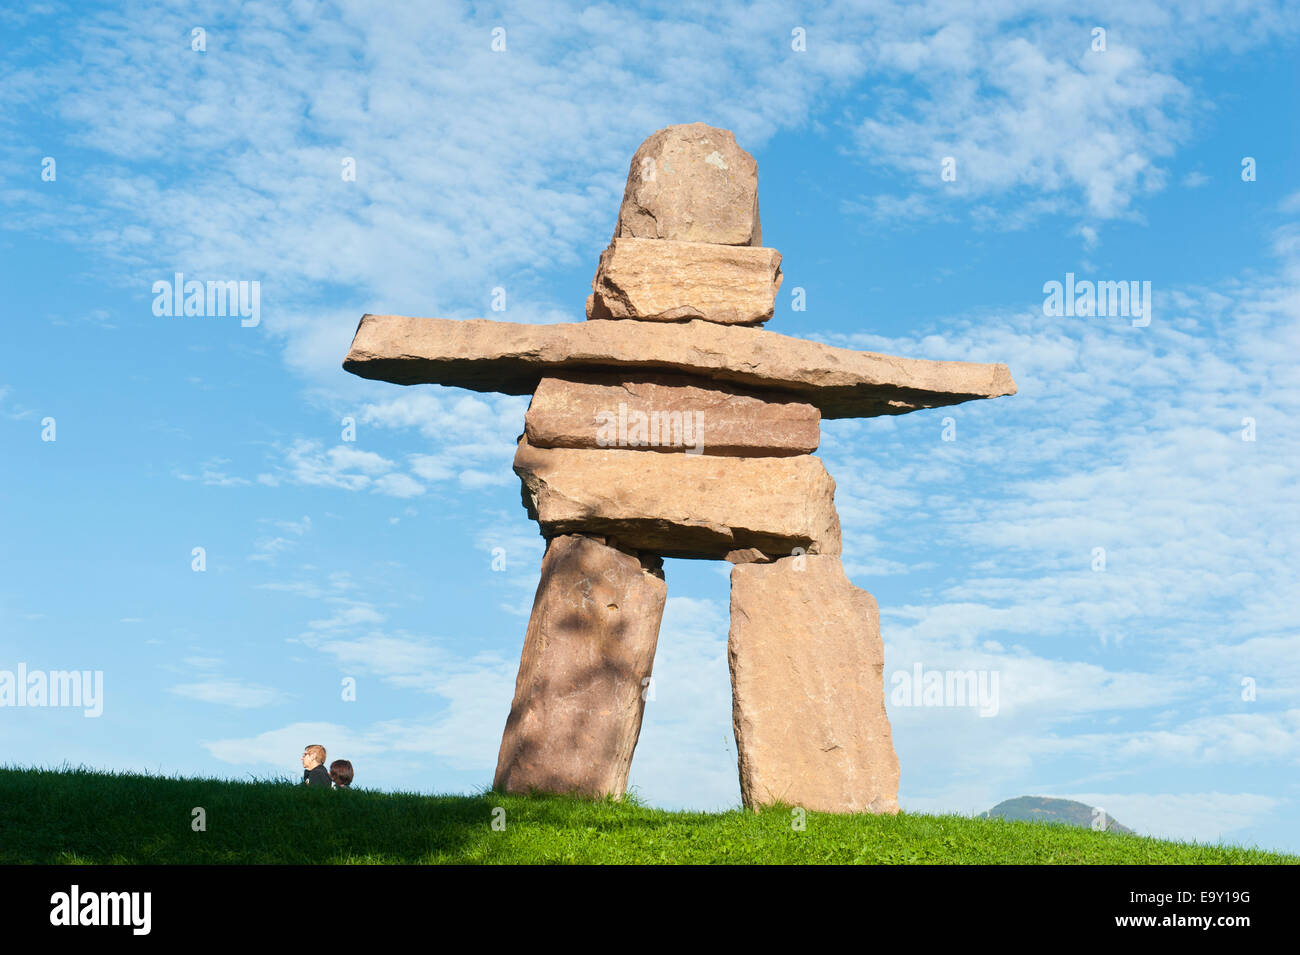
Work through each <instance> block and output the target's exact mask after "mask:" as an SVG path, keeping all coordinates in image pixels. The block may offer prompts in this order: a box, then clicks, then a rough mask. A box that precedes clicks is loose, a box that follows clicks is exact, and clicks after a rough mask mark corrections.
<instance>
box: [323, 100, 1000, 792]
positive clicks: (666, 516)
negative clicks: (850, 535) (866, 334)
mask: <svg viewBox="0 0 1300 955" xmlns="http://www.w3.org/2000/svg"><path fill="white" fill-rule="evenodd" d="M761 243H762V238H761V233H760V227H759V215H758V168H757V165H756V163H755V162H754V159H753V157H752V156H750V155H749V153H747V152H745V151H744V150H743V149H741V148H740V147H739V146H738V145H737V144H736V141H735V138H734V137H733V136H732V134H731V133H729V132H727V131H726V130H722V129H715V128H712V127H709V126H705V125H703V124H700V123H696V124H692V125H688V126H670V127H668V128H667V129H663V130H660V131H659V132H657V133H655V134H654V135H652V136H651V137H650V138H649V139H647V140H646V141H645V142H644V143H643V144H642V145H641V148H640V149H638V150H637V153H636V155H635V156H634V157H633V159H632V168H631V172H630V173H629V175H628V180H627V189H626V191H625V192H624V195H623V204H622V208H621V209H620V210H619V216H618V226H617V229H616V230H615V233H614V238H613V241H612V242H611V243H610V246H609V248H608V249H606V250H605V252H604V253H603V254H602V255H601V257H600V264H599V267H598V268H597V271H596V277H595V280H594V282H593V283H592V294H591V297H590V298H589V299H588V300H587V319H588V321H586V322H578V323H571V324H558V325H522V324H513V323H508V322H496V321H486V320H482V319H476V320H472V321H447V320H441V319H430V318H404V317H401V316H395V315H366V316H365V317H364V318H362V320H361V325H360V326H359V327H358V329H357V333H356V338H355V340H354V341H353V343H352V349H351V351H350V352H349V353H348V356H347V359H346V360H345V361H344V364H343V367H344V368H346V369H347V370H348V371H351V372H353V373H354V374H357V375H361V376H362V377H365V378H378V379H382V380H385V381H391V382H395V383H397V384H403V385H411V384H419V383H437V384H443V385H454V386H459V387H462V388H470V389H473V390H476V391H497V392H504V393H506V394H531V395H532V396H533V399H532V403H531V405H530V407H529V409H528V413H527V415H526V416H525V419H524V434H523V435H521V436H520V439H519V448H518V451H517V453H516V455H515V461H514V469H515V471H516V472H517V473H518V474H519V477H520V478H521V479H522V482H523V499H524V505H525V506H526V507H527V509H528V512H529V514H530V516H531V517H533V518H534V519H535V520H536V521H537V522H538V524H539V526H540V527H541V532H542V535H543V536H544V537H545V538H546V541H547V546H546V553H545V556H544V557H543V558H542V568H541V581H540V583H539V584H538V587H537V595H536V598H535V600H534V602H533V610H532V616H531V619H530V620H529V623H528V630H527V633H526V635H525V637H524V648H523V655H522V659H521V661H520V665H519V676H518V680H517V682H516V686H515V696H514V703H513V705H512V707H511V710H510V716H509V718H508V720H507V722H506V728H505V734H504V738H503V739H502V742H501V750H500V753H499V756H498V761H497V769H496V778H495V786H496V788H498V789H501V790H507V791H526V790H531V789H537V790H545V791H550V792H578V793H584V794H588V795H594V796H600V795H610V794H612V795H614V796H621V795H622V794H623V792H624V789H625V787H626V785H627V777H628V771H629V769H630V767H631V763H632V752H633V749H634V748H635V746H636V741H637V736H638V734H639V732H640V728H641V716H642V711H643V708H644V706H645V700H644V698H645V696H646V689H647V686H648V683H649V680H650V673H651V668H652V667H653V664H654V656H655V647H656V643H657V642H658V637H659V623H660V619H661V617H662V615H663V609H664V601H665V599H666V596H667V588H666V585H665V582H664V575H663V571H662V563H663V562H662V558H663V557H688V558H707V559H724V560H729V561H731V562H732V563H733V564H734V565H735V566H734V567H733V568H732V571H731V630H730V636H729V641H728V656H729V659H730V664H731V682H732V699H733V705H732V718H733V724H734V728H735V734H736V749H737V753H738V757H739V769H740V788H741V795H742V798H743V800H744V802H745V804H746V805H747V806H754V807H757V806H760V805H764V804H769V803H773V802H778V801H779V802H784V803H786V804H788V805H796V806H802V807H804V808H806V809H813V810H822V811H831V812H861V811H870V812H893V811H896V810H897V808H898V803H897V795H898V758H897V757H896V755H895V753H894V747H893V742H892V740H891V738H890V729H889V720H888V718H887V717H886V715H885V705H884V686H883V678H882V672H883V666H884V654H883V647H882V643H881V637H880V619H879V615H878V612H877V608H876V602H875V600H874V599H873V598H872V596H871V595H870V594H869V593H867V592H866V591H864V590H860V589H858V588H857V587H855V586H853V585H852V584H851V583H849V581H848V579H847V577H846V576H845V574H844V570H843V568H842V567H841V565H840V521H839V517H838V515H837V514H836V512H835V505H834V497H835V482H834V481H833V480H832V479H831V476H830V475H829V474H828V473H827V472H826V469H825V468H824V467H823V466H822V463H821V461H820V460H819V459H818V458H816V457H813V456H812V453H811V452H813V451H815V450H816V448H817V445H818V443H819V434H820V428H821V418H822V417H826V418H846V417H868V416H873V415H884V414H903V413H906V412H909V411H915V410H918V409H922V408H934V407H938V406H942V405H952V404H957V403H959V402H963V401H969V400H971V399H974V398H992V397H997V396H999V395H1010V394H1014V393H1015V390H1016V389H1015V384H1014V382H1013V381H1012V380H1011V375H1010V373H1009V372H1008V371H1007V368H1006V366H1005V365H984V364H973V363H969V362H953V361H925V360H920V359H914V358H897V357H892V356H889V355H878V354H872V353H869V352H858V351H850V350H847V349H842V348H832V347H830V346H827V345H822V344H818V343H815V342H811V341H805V340H800V339H796V338H788V337H785V336H783V335H777V334H773V333H772V332H767V331H762V330H761V329H760V326H761V325H762V323H763V322H765V321H767V320H768V319H770V318H771V317H772V314H773V307H774V304H775V298H776V293H777V289H778V288H779V287H780V285H781V256H780V253H778V252H777V251H776V250H774V249H768V248H764V247H763V246H762V244H761Z"/></svg>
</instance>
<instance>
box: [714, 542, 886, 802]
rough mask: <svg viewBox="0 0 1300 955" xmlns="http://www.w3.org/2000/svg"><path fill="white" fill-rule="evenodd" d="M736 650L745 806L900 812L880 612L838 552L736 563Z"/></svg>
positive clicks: (736, 720)
mask: <svg viewBox="0 0 1300 955" xmlns="http://www.w3.org/2000/svg"><path fill="white" fill-rule="evenodd" d="M801 563H802V566H803V569H802V570H799V569H798V568H799V566H801ZM727 653H728V657H729V659H730V662H731V686H732V722H733V724H734V726H735V731H736V750H737V755H738V762H739V766H740V792H741V797H742V799H743V800H744V803H745V805H746V806H751V807H758V806H763V805H768V804H770V803H773V802H783V803H786V804H787V805H791V806H802V807H803V808H805V809H809V810H816V811H820V812H897V811H898V757H897V756H896V755H895V753H894V745H893V741H892V739H891V737H890V731H889V718H888V717H887V716H886V714H885V691H884V679H883V667H884V650H883V646H882V643H881V639H880V614H879V612H878V610H877V608H876V601H875V598H873V597H872V596H871V595H870V594H869V593H867V592H866V591H865V590H860V589H858V588H857V587H854V586H853V585H852V584H851V583H849V580H848V578H847V577H845V575H844V570H843V568H842V567H841V565H840V560H839V558H838V557H829V556H828V557H821V556H812V555H810V556H807V557H803V558H798V557H787V558H784V559H782V560H778V561H776V562H775V563H771V564H758V563H747V564H740V565H737V566H736V567H733V568H732V571H731V634H730V639H729V640H728V644H727Z"/></svg>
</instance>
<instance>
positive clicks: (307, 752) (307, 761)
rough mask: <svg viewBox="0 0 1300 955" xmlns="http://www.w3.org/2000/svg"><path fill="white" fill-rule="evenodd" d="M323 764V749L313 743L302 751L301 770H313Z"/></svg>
mask: <svg viewBox="0 0 1300 955" xmlns="http://www.w3.org/2000/svg"><path fill="white" fill-rule="evenodd" d="M323 762H325V747H324V746H317V745H316V744H315V743H313V744H312V745H311V746H308V747H307V748H306V749H304V750H303V751H302V768H303V769H315V768H316V767H317V766H319V765H320V764H321V763H323Z"/></svg>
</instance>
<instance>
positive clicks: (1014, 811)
mask: <svg viewBox="0 0 1300 955" xmlns="http://www.w3.org/2000/svg"><path fill="white" fill-rule="evenodd" d="M1092 812H1093V809H1092V807H1091V806H1089V805H1088V804H1087V803H1082V802H1075V801H1074V800H1073V799H1056V798H1053V797H1051V796H1017V797H1016V798H1015V799H1004V800H1002V802H1000V803H998V804H997V805H996V806H994V807H993V808H992V809H990V810H989V811H988V813H987V815H988V816H992V817H993V818H995V819H1010V820H1013V821H1016V822H1048V823H1056V824H1058V825H1064V826H1083V827H1084V828H1085V829H1091V828H1092ZM1106 831H1107V832H1122V833H1128V834H1131V833H1132V832H1133V830H1132V829H1130V828H1129V827H1128V826H1122V825H1120V824H1119V822H1118V820H1115V819H1112V818H1111V817H1110V816H1109V814H1108V815H1107V816H1106Z"/></svg>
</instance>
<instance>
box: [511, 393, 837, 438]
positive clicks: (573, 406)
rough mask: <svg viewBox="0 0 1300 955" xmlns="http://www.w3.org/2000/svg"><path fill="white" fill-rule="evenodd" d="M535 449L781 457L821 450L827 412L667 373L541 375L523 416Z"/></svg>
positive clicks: (771, 395)
mask: <svg viewBox="0 0 1300 955" xmlns="http://www.w3.org/2000/svg"><path fill="white" fill-rule="evenodd" d="M524 427H525V433H526V434H527V435H528V443H529V444H531V445H533V447H537V448H608V447H613V448H629V449H632V448H640V449H642V450H647V451H660V452H664V453H676V454H682V453H687V454H701V453H702V454H717V455H730V456H754V457H768V456H775V457H782V456H790V455H796V454H808V453H810V452H812V451H816V450H817V444H818V441H819V440H820V438H821V414H820V413H819V412H818V411H817V409H816V408H814V407H813V406H812V405H810V404H806V403H804V402H801V401H795V400H793V399H790V398H788V397H786V396H784V395H781V394H779V393H770V392H769V393H768V394H767V395H765V396H759V395H756V394H753V393H750V392H747V391H744V390H741V389H738V388H735V387H732V386H727V385H709V384H707V383H703V382H702V381H701V380H700V379H694V380H692V379H689V378H681V377H674V376H668V375H659V376H640V375H638V376H635V377H634V376H630V375H585V376H579V377H577V378H574V379H567V378H543V379H542V380H541V382H540V383H539V384H538V386H537V391H536V392H534V393H533V401H532V404H531V405H529V407H528V414H527V415H525V416H524Z"/></svg>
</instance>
